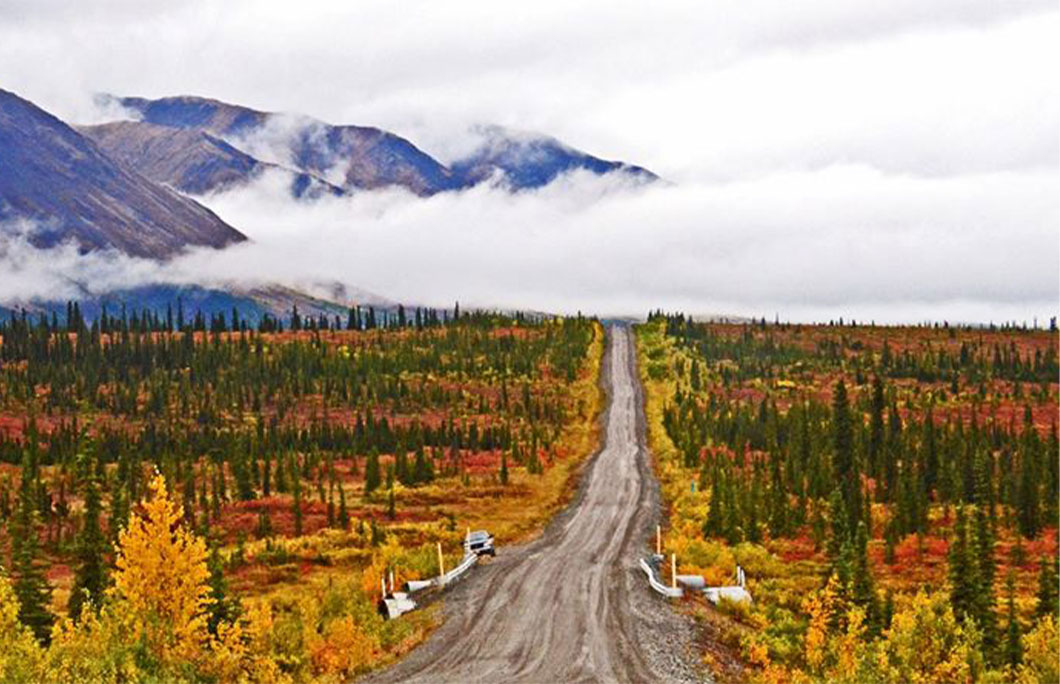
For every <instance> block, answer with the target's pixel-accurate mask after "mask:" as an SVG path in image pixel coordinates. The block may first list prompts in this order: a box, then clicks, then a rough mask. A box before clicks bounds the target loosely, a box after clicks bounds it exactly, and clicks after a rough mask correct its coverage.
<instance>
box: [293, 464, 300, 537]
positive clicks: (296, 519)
mask: <svg viewBox="0 0 1060 684" xmlns="http://www.w3.org/2000/svg"><path fill="white" fill-rule="evenodd" d="M293 506H294V536H296V537H300V536H302V478H301V477H300V475H299V474H297V473H296V474H295V476H294V502H293Z"/></svg>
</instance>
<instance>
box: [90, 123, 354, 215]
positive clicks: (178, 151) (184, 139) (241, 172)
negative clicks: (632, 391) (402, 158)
mask: <svg viewBox="0 0 1060 684" xmlns="http://www.w3.org/2000/svg"><path fill="white" fill-rule="evenodd" d="M77 130H78V131H80V132H81V133H82V134H84V135H85V136H87V137H89V138H91V139H92V140H93V141H94V142H95V143H96V144H97V145H99V147H100V149H102V150H103V152H104V153H106V155H107V156H108V157H110V158H111V159H113V160H115V161H117V162H120V163H122V164H124V165H125V166H126V167H128V168H131V169H133V170H135V171H136V172H138V173H140V174H142V175H144V176H146V177H147V178H150V179H151V180H153V181H155V182H156V183H162V184H164V185H168V186H170V187H172V188H175V189H177V190H180V191H181V192H186V193H190V194H192V195H203V194H206V193H208V192H214V191H219V190H225V189H227V188H230V187H233V186H236V185H240V184H243V183H247V182H249V181H251V180H254V179H255V178H258V177H259V176H261V174H263V173H265V172H266V171H268V170H272V171H274V172H276V173H281V174H284V175H285V176H287V177H288V183H289V185H290V189H291V194H292V195H293V196H295V197H318V196H320V195H322V194H327V193H330V194H334V195H339V194H342V192H343V191H342V190H341V189H340V188H337V187H335V186H333V185H330V184H328V183H326V182H324V181H323V180H321V179H319V178H317V177H315V176H312V175H310V174H308V173H300V172H297V171H291V170H289V169H286V168H283V167H281V166H278V165H276V164H269V163H266V162H262V161H259V160H257V159H255V158H254V157H252V156H250V155H249V154H246V153H244V152H242V151H240V150H238V149H236V148H235V147H233V146H232V145H230V144H228V143H227V142H225V141H224V140H222V139H220V138H217V137H215V136H213V135H210V134H209V133H205V132H203V131H200V130H197V129H189V128H171V127H169V126H160V125H156V124H151V123H146V122H143V121H115V122H112V123H106V124H100V125H97V126H79V127H78V128H77Z"/></svg>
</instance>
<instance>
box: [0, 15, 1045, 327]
mask: <svg viewBox="0 0 1060 684" xmlns="http://www.w3.org/2000/svg"><path fill="white" fill-rule="evenodd" d="M171 5H180V6H179V7H172V6H171ZM573 5H574V3H571V2H555V3H544V2H533V3H519V4H518V5H515V4H513V3H497V2H489V3H487V2H482V3H473V2H455V3H454V2H444V3H440V2H400V3H398V2H365V1H358V2H355V3H350V2H335V3H317V2H311V1H309V0H300V1H299V2H290V1H289V0H285V1H283V2H272V3H268V2H238V1H236V2H233V1H229V2H195V1H193V2H184V3H171V2H154V1H151V0H117V1H114V2H91V3H90V2H84V3H70V2H62V1H60V0H0V87H3V88H6V89H9V90H13V91H14V92H16V93H18V94H20V95H23V96H24V97H27V98H29V99H31V100H33V101H34V102H36V103H38V104H39V105H41V106H43V107H45V108H46V109H49V110H51V111H53V112H54V113H56V114H58V115H59V116H61V117H63V118H65V119H67V120H71V121H81V122H89V121H91V120H93V119H94V118H96V117H97V116H98V113H96V112H94V111H93V110H92V109H91V108H90V107H89V106H88V103H89V101H90V99H89V97H88V96H89V95H90V94H91V93H92V92H99V91H106V92H113V93H118V94H135V95H144V96H164V95H174V94H198V95H207V96H211V97H216V98H219V99H222V100H226V101H231V102H236V103H240V104H245V105H249V106H253V107H257V108H260V109H266V110H278V111H293V112H302V113H305V114H309V115H312V116H316V117H319V118H321V119H324V120H327V121H330V122H333V123H358V124H366V125H376V126H381V127H383V128H387V129H389V130H392V131H394V132H397V133H399V134H402V135H405V136H406V137H409V138H410V139H411V140H412V141H413V142H415V143H416V144H418V145H419V146H421V147H422V148H424V149H425V150H426V151H427V152H429V153H431V154H434V155H436V156H439V157H440V158H442V159H443V160H449V159H451V158H453V157H454V156H455V155H457V154H459V152H460V151H461V150H464V149H466V146H467V140H468V138H467V136H466V131H467V129H468V128H469V127H470V126H472V125H475V124H481V123H497V124H502V125H505V126H509V127H513V128H517V129H525V130H530V131H541V132H545V133H548V134H551V135H555V136H556V137H559V138H560V139H562V140H564V141H565V142H567V143H569V144H571V145H574V146H576V147H579V148H581V149H584V150H586V151H589V152H591V153H593V154H596V155H598V156H602V157H605V158H612V159H621V160H624V161H628V162H632V163H636V164H640V165H643V166H646V167H648V168H650V169H652V170H653V171H655V172H656V173H658V174H659V175H661V176H663V177H664V178H666V179H667V180H668V181H671V183H670V184H667V185H659V186H658V187H655V188H649V189H643V188H641V189H636V188H630V187H626V186H624V185H622V184H620V183H619V184H616V183H614V182H606V181H605V182H600V181H599V180H598V179H594V178H589V177H584V176H576V177H573V178H567V179H564V180H562V181H560V182H558V183H557V184H555V186H554V187H550V188H546V189H544V190H543V191H540V192H538V193H530V194H526V195H523V196H520V197H510V196H508V195H507V194H505V193H503V192H501V191H498V190H491V189H488V188H479V189H476V190H474V191H470V192H466V193H461V194H458V195H446V196H440V197H435V198H432V199H430V200H420V199H417V198H412V197H409V196H407V195H404V194H402V193H393V192H387V193H379V194H374V193H373V194H370V195H361V196H359V197H355V198H353V199H342V200H331V199H328V200H324V201H322V202H320V203H317V204H315V205H306V204H296V203H294V202H290V201H287V200H286V199H285V198H282V193H281V192H279V191H278V190H277V187H274V186H277V184H276V183H274V182H273V180H271V179H268V178H266V179H263V180H262V182H261V183H258V184H257V185H255V186H254V187H250V188H245V189H243V190H240V191H236V192H232V193H227V194H226V195H223V196H218V197H211V198H207V199H206V200H205V201H206V202H207V204H209V205H210V206H211V207H213V208H215V209H216V210H217V211H218V212H219V213H220V214H221V216H222V217H223V218H225V219H226V220H228V221H229V222H231V223H232V224H233V225H235V226H236V227H238V228H239V229H241V230H243V231H244V232H245V233H247V234H248V235H250V236H251V237H252V238H253V239H254V245H251V246H247V247H241V248H240V249H238V250H236V251H234V252H232V253H229V254H226V255H209V256H208V257H202V256H196V257H192V258H189V259H186V260H184V261H183V262H182V263H180V264H176V265H171V266H170V267H167V269H166V273H167V274H168V276H167V277H176V276H174V273H177V272H180V273H183V274H184V277H188V278H192V277H194V278H207V277H221V275H222V274H223V275H225V276H232V275H233V274H244V273H245V274H246V275H245V277H261V275H262V274H263V273H267V274H268V275H269V276H270V277H276V278H281V279H284V280H285V281H287V282H290V283H295V282H298V281H305V282H308V281H311V280H313V279H337V280H342V281H343V282H346V283H349V284H352V285H357V286H360V287H364V288H367V289H370V290H374V291H377V292H379V293H380V294H383V295H387V296H390V297H398V298H403V299H409V300H415V301H423V302H429V303H435V304H443V303H448V302H451V301H452V300H454V299H460V300H461V301H464V302H469V303H479V304H484V305H489V304H496V305H511V306H523V307H529V308H537V309H556V310H568V311H570V310H575V309H583V310H586V311H593V312H598V313H642V312H643V311H644V310H645V309H647V308H648V307H651V308H655V307H667V308H676V307H680V308H683V309H684V310H686V311H693V312H697V313H729V314H745V315H768V316H770V317H772V316H773V314H774V313H779V314H780V315H781V317H791V318H803V319H805V318H829V317H833V316H839V315H843V316H846V317H855V318H859V319H861V318H878V319H880V320H922V319H924V318H936V319H950V320H971V319H975V320H988V319H994V320H1003V319H1009V318H1017V319H1020V320H1023V319H1028V320H1029V319H1030V318H1031V317H1032V316H1039V317H1042V318H1044V317H1046V316H1048V315H1055V314H1056V310H1057V308H1058V303H1057V302H1058V299H1060V283H1058V281H1060V194H1058V180H1060V173H1058V167H1060V138H1058V122H1060V97H1058V85H1057V84H1058V83H1060V74H1058V73H1057V69H1056V67H1055V65H1056V64H1057V63H1060V48H1058V44H1060V41H1058V40H1057V36H1058V35H1060V32H1058V28H1060V21H1058V19H1060V16H1058V15H1060V13H1058V11H1057V5H1056V3H1055V2H1037V1H1033V0H1011V1H1007V2H998V1H997V0H968V1H960V0H932V1H930V2H924V1H923V0H894V1H892V2H878V1H872V2H853V1H851V0H833V1H827V2H814V3H807V2H802V3H786V2H756V1H748V0H733V1H731V2H730V1H721V2H711V3H704V2H702V1H701V0H700V1H690V2H654V3H650V5H649V4H642V5H641V6H640V8H639V9H638V8H634V7H632V6H630V5H631V4H630V3H615V2H613V1H611V2H579V3H577V7H574V6H573ZM1050 64H1052V65H1054V66H1052V67H1050V66H1049V65H1050ZM0 163H2V160H0ZM11 253H12V250H11V249H8V254H9V255H10V254H11ZM8 260H9V261H10V257H9V259H8ZM48 261H49V263H48V264H45V265H42V266H41V267H40V269H36V268H34V269H25V268H24V269H23V270H22V271H20V273H21V275H20V276H19V277H20V278H22V279H23V280H24V281H25V282H27V283H28V282H29V280H30V279H31V275H30V274H31V273H36V272H37V271H38V270H43V271H48V269H51V273H52V277H56V276H57V275H58V274H57V273H56V272H55V269H58V268H60V267H63V268H65V267H66V266H65V264H66V262H65V261H64V260H62V259H56V258H52V259H49V260H48ZM60 265H63V266H60ZM146 270H149V269H140V271H137V272H144V271H146ZM41 278H42V282H44V281H46V280H47V278H46V277H45V276H43V275H42V276H41Z"/></svg>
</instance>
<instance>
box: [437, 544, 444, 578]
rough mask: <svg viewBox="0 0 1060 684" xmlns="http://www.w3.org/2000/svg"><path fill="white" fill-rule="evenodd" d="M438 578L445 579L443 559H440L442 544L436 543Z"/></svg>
mask: <svg viewBox="0 0 1060 684" xmlns="http://www.w3.org/2000/svg"><path fill="white" fill-rule="evenodd" d="M438 576H439V577H445V559H444V558H442V542H438Z"/></svg>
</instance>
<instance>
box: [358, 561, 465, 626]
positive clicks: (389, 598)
mask: <svg viewBox="0 0 1060 684" xmlns="http://www.w3.org/2000/svg"><path fill="white" fill-rule="evenodd" d="M476 561H478V554H477V553H475V552H474V551H471V550H470V548H468V547H467V544H466V542H465V546H464V559H463V560H462V561H460V564H459V565H457V566H456V567H455V568H453V569H452V570H450V571H449V572H443V573H442V574H441V575H438V576H437V577H433V578H431V579H428V580H409V581H408V582H405V584H404V585H403V586H402V589H404V591H394V572H393V571H391V572H390V591H389V592H388V591H387V585H386V579H383V580H382V581H381V586H382V593H383V597H382V598H381V599H380V601H379V612H380V614H382V616H383V617H385V618H386V619H387V620H393V619H394V618H396V617H400V616H401V615H404V614H405V613H408V612H410V611H413V610H416V602H415V601H414V600H413V599H412V594H414V593H416V592H418V591H423V590H424V589H431V588H438V589H444V588H445V587H446V585H448V584H450V583H452V582H455V581H456V580H458V579H460V577H461V575H463V574H464V573H465V572H467V571H468V570H470V569H471V567H472V566H474V565H475V562H476ZM438 563H439V564H441V563H442V547H441V545H439V546H438Z"/></svg>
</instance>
